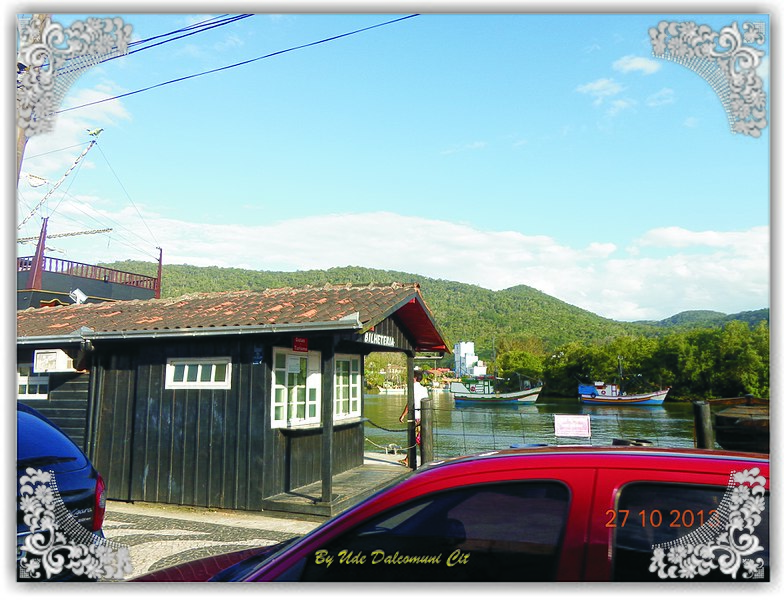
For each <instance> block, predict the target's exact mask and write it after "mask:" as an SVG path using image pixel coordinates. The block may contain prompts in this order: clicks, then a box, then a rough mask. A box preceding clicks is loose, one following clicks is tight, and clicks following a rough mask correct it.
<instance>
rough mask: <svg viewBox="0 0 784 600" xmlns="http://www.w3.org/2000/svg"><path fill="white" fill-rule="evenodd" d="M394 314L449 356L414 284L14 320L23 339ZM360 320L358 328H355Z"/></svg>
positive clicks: (268, 293) (82, 309)
mask: <svg viewBox="0 0 784 600" xmlns="http://www.w3.org/2000/svg"><path fill="white" fill-rule="evenodd" d="M393 313H396V314H397V316H398V318H400V319H401V320H402V322H403V323H404V325H405V326H406V328H407V329H408V330H409V331H410V332H411V333H412V334H413V335H414V337H415V345H416V347H417V350H422V351H428V350H432V351H448V349H447V347H446V343H445V342H444V340H443V337H442V336H441V334H440V332H439V331H438V328H437V327H436V325H435V322H434V320H433V317H432V315H431V313H430V311H429V309H428V308H427V306H426V304H425V302H424V300H423V299H422V296H421V293H420V290H419V285H418V284H415V283H413V284H411V283H408V284H404V283H392V284H386V285H377V284H369V285H351V284H346V285H326V286H324V287H304V288H280V289H269V290H264V291H261V292H250V291H242V292H211V293H198V294H189V295H186V296H181V297H178V298H164V299H159V300H126V301H119V302H101V303H88V304H78V305H77V304H71V305H67V306H53V307H43V308H29V309H26V310H21V311H17V313H16V322H17V336H18V338H20V340H21V339H26V338H36V337H53V336H66V335H78V333H79V330H80V329H81V328H89V330H91V331H90V332H91V334H92V333H94V334H100V335H101V336H102V337H112V335H111V334H112V333H117V337H123V333H126V334H127V333H128V332H134V334H136V335H144V332H149V333H150V334H151V335H152V334H153V333H155V332H161V331H167V332H170V333H176V332H178V331H182V332H183V333H185V332H186V331H192V330H194V329H200V330H204V329H215V330H216V331H215V332H216V333H219V331H218V330H221V329H224V330H230V329H231V330H233V329H236V328H240V327H248V328H259V329H260V330H263V329H272V328H273V327H275V326H281V327H286V328H288V329H290V330H297V329H299V330H307V329H309V328H310V329H312V328H314V327H318V328H321V329H324V328H326V329H329V328H331V326H332V324H334V328H335V329H347V328H349V329H357V330H358V331H359V332H360V333H361V332H364V331H367V330H369V329H371V328H372V327H374V326H375V325H377V324H378V323H380V322H381V321H383V320H384V319H386V318H387V317H389V316H390V315H392V314H393ZM357 318H358V319H359V321H360V323H361V326H358V325H356V323H357ZM352 323H353V324H354V326H352ZM227 332H228V331H227Z"/></svg>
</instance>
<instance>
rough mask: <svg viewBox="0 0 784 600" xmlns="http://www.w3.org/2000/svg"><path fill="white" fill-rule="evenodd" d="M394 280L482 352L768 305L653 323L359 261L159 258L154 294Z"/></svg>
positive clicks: (653, 328) (647, 328)
mask: <svg viewBox="0 0 784 600" xmlns="http://www.w3.org/2000/svg"><path fill="white" fill-rule="evenodd" d="M105 266H108V267H111V268H114V269H119V270H122V271H130V272H133V273H140V274H145V275H153V276H154V275H155V273H156V271H157V265H156V264H154V263H146V262H138V261H123V262H117V263H111V264H107V265H105ZM395 281H397V282H406V283H411V282H416V283H419V285H420V287H421V289H422V296H423V297H424V299H425V302H427V305H428V306H429V307H430V310H431V311H432V312H433V316H434V317H435V319H436V323H437V324H438V326H439V327H440V329H441V331H442V333H443V334H444V336H445V337H446V338H447V342H448V343H450V344H454V343H455V342H458V341H473V342H475V345H476V348H477V350H479V354H480V356H482V357H483V358H484V357H485V355H489V353H490V352H491V351H492V347H493V339H494V338H495V339H496V340H499V339H501V338H515V339H520V340H541V342H542V343H543V344H544V347H545V348H546V349H553V348H555V347H557V346H559V345H561V344H564V343H567V342H571V341H580V342H589V343H590V342H594V341H602V340H606V339H607V338H609V337H613V336H617V335H621V334H624V333H626V334H646V333H648V334H652V333H656V332H657V330H660V329H662V328H664V329H668V330H669V329H672V328H674V327H688V326H706V323H707V324H708V325H710V326H713V325H721V324H722V323H723V322H726V321H729V320H734V319H740V320H744V321H747V322H749V323H750V324H754V323H756V322H758V321H760V320H763V319H767V318H768V310H767V309H764V310H760V311H752V312H749V313H741V314H740V315H735V316H732V315H723V314H722V313H713V312H709V311H692V312H691V313H681V314H680V315H676V316H674V317H671V318H670V319H667V320H665V321H659V322H650V321H646V322H634V323H628V322H620V321H613V320H611V319H605V318H603V317H600V316H598V315H596V314H594V313H591V312H588V311H587V310H583V309H581V308H578V307H576V306H572V305H571V304H567V303H566V302H563V301H561V300H558V299H557V298H554V297H552V296H548V295H547V294H544V293H542V292H540V291H538V290H535V289H533V288H531V287H528V286H525V285H519V286H515V287H512V288H508V289H506V290H501V291H497V292H494V291H491V290H487V289H485V288H481V287H479V286H475V285H469V284H465V283H458V282H456V281H446V280H443V279H431V278H429V277H423V276H420V275H415V274H411V273H403V272H400V271H385V270H379V269H368V268H364V267H336V268H332V269H327V270H312V271H294V272H283V271H251V270H245V269H234V268H220V267H194V266H190V265H164V267H163V282H162V295H163V297H167V298H168V297H176V296H181V295H183V294H188V293H193V292H217V291H229V290H263V289H266V288H278V287H301V286H305V285H323V284H327V283H332V284H343V283H352V284H363V283H391V282H395Z"/></svg>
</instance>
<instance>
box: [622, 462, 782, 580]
mask: <svg viewBox="0 0 784 600" xmlns="http://www.w3.org/2000/svg"><path fill="white" fill-rule="evenodd" d="M727 476H728V478H729V473H728V474H727ZM740 487H743V488H745V489H746V490H748V489H749V488H748V487H746V486H740ZM732 493H733V492H732V491H728V490H727V488H726V487H713V486H694V485H676V484H658V483H644V484H642V483H641V484H632V485H627V486H625V487H624V488H622V489H621V491H620V494H619V496H618V502H617V506H618V509H617V510H618V514H617V516H616V518H615V519H614V521H613V524H614V525H615V527H614V528H613V533H614V536H615V538H614V540H613V546H614V550H613V555H614V557H615V560H614V563H613V579H614V580H615V581H668V580H672V578H669V579H667V580H664V579H662V578H661V577H660V576H659V574H658V572H657V570H654V572H651V571H650V569H649V567H650V566H651V564H652V558H653V548H652V546H653V545H654V544H663V543H667V542H676V546H679V544H678V543H677V540H679V539H681V538H684V536H688V535H689V534H690V533H692V532H695V531H697V530H699V531H700V533H701V534H704V533H707V535H708V536H709V538H710V539H709V540H708V541H712V542H715V541H716V539H717V538H718V537H719V536H720V535H723V534H726V530H725V527H724V525H725V524H719V525H718V526H715V528H716V530H715V531H714V530H713V529H711V525H710V524H708V521H709V519H710V517H711V515H712V514H713V511H718V509H719V505H720V504H722V503H723V501H724V496H725V494H730V496H731V495H732ZM764 500H765V502H764V505H765V508H764V509H763V510H762V511H761V512H759V516H760V518H761V520H760V522H759V523H758V524H756V525H755V526H754V527H752V529H753V533H752V535H754V536H756V537H757V538H758V540H759V544H760V546H761V547H762V549H761V550H760V551H759V552H755V553H753V554H750V555H748V556H745V557H744V562H745V561H746V560H751V561H752V562H753V561H755V560H756V559H757V558H760V559H762V562H763V564H764V571H763V573H764V577H765V580H766V581H769V579H770V570H769V554H770V552H769V549H770V541H769V522H768V509H769V506H770V504H769V498H768V495H767V494H766V496H765V498H764ZM741 504H743V503H741ZM722 510H723V509H722ZM727 513H728V514H729V511H727ZM611 516H612V515H610V517H611ZM624 517H625V519H624ZM608 518H609V517H608ZM711 523H713V522H711ZM741 529H744V528H743V527H741ZM744 533H749V532H748V530H746V531H744ZM740 534H741V532H740V531H737V532H736V533H735V536H739V535H740ZM700 537H701V539H702V540H703V541H702V542H701V543H705V540H704V539H703V537H702V535H701V536H700ZM697 545H699V544H697ZM722 545H726V544H722V543H719V546H722ZM692 547H694V546H692ZM667 552H668V551H667V550H665V553H667ZM669 552H672V553H673V554H672V555H670V556H671V559H668V560H666V561H665V564H666V565H667V566H668V567H669V566H677V567H678V568H677V569H676V572H680V571H679V569H680V568H681V567H680V566H679V565H681V564H684V563H687V564H686V566H687V570H688V568H693V567H694V563H693V562H690V561H689V559H690V558H694V559H699V558H700V557H699V556H697V555H696V554H695V555H693V556H685V557H683V558H684V561H683V562H681V560H680V558H679V555H678V554H677V552H678V550H675V549H673V550H670V551H669ZM721 554H722V551H721V550H719V551H717V552H716V556H717V557H718V556H719V555H721ZM698 562H699V561H698ZM743 571H744V568H743V566H742V567H741V568H740V570H739V572H738V575H737V578H736V579H737V580H739V581H747V579H744V578H743V577H742V575H741V573H742V572H743ZM678 577H680V575H677V576H676V579H675V580H676V581H677V580H678ZM732 579H733V578H732V576H731V575H724V574H722V572H721V570H720V569H717V568H714V569H712V570H710V572H709V573H707V574H706V575H699V574H697V573H696V572H695V573H694V577H693V578H690V579H689V581H732Z"/></svg>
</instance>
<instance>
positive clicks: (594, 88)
mask: <svg viewBox="0 0 784 600" xmlns="http://www.w3.org/2000/svg"><path fill="white" fill-rule="evenodd" d="M623 89H624V88H623V86H622V85H621V84H620V83H618V82H617V81H615V80H613V79H597V80H595V81H591V82H590V83H584V84H582V85H578V86H577V91H578V92H580V93H581V94H587V95H588V96H591V97H592V98H593V99H594V104H597V105H598V104H601V103H602V102H603V101H604V100H605V99H607V98H609V97H611V96H615V95H617V94H620V93H621V92H622V91H623Z"/></svg>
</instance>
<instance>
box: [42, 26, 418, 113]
mask: <svg viewBox="0 0 784 600" xmlns="http://www.w3.org/2000/svg"><path fill="white" fill-rule="evenodd" d="M418 16H419V15H418V14H412V15H406V16H405V17H400V18H398V19H392V20H391V21H385V22H383V23H377V24H375V25H370V26H369V27H363V28H361V29H355V30H354V31H349V32H347V33H341V34H338V35H334V36H332V37H328V38H323V39H320V40H317V41H315V42H308V43H307V44H301V45H299V46H292V47H291V48H286V49H285V50H278V51H276V52H271V53H270V54H265V55H263V56H257V57H256V58H251V59H249V60H245V61H242V62H238V63H234V64H232V65H227V66H224V67H218V68H217V69H211V70H209V71H203V72H201V73H195V74H193V75H185V76H184V77H179V78H177V79H170V80H169V81H164V82H163V83H157V84H155V85H151V86H149V87H146V88H142V89H139V90H135V91H133V92H127V93H125V94H120V95H118V96H113V97H111V98H104V99H103V100H96V101H95V102H88V103H87V104H81V105H79V106H72V107H70V108H63V109H60V110H58V111H57V113H58V114H59V113H64V112H68V111H71V110H76V109H79V108H86V107H88V106H95V105H96V104H102V103H103V102H109V101H110V100H119V99H120V98H126V97H128V96H133V95H134V94H139V93H141V92H147V91H149V90H154V89H155V88H159V87H163V86H165V85H170V84H172V83H179V82H181V81H187V80H188V79H194V78H196V77H201V76H202V75H211V74H212V73H218V72H220V71H226V70H228V69H233V68H235V67H241V66H244V65H248V64H251V63H254V62H256V61H259V60H264V59H267V58H272V57H273V56H279V55H281V54H286V53H288V52H294V51H295V50H302V49H303V48H310V47H311V46H318V45H319V44H325V43H327V42H333V41H335V40H339V39H341V38H345V37H349V36H352V35H356V34H358V33H364V32H365V31H370V30H371V29H376V28H378V27H385V26H387V25H392V24H394V23H399V22H400V21H405V20H406V19H411V18H412V17H418Z"/></svg>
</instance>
